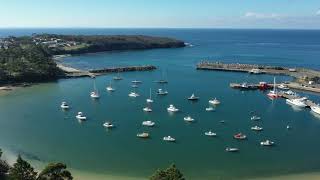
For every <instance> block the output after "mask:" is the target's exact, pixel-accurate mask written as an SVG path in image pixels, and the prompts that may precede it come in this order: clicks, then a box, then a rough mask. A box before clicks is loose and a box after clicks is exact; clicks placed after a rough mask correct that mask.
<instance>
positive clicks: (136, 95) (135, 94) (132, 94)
mask: <svg viewBox="0 0 320 180" xmlns="http://www.w3.org/2000/svg"><path fill="white" fill-rule="evenodd" d="M138 96H140V95H139V94H138V93H136V91H135V90H134V91H133V92H130V94H129V97H138Z"/></svg>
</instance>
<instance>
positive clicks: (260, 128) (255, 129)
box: [251, 126, 263, 131]
mask: <svg viewBox="0 0 320 180" xmlns="http://www.w3.org/2000/svg"><path fill="white" fill-rule="evenodd" d="M251 130H254V131H262V130H263V128H262V127H259V126H253V127H251Z"/></svg>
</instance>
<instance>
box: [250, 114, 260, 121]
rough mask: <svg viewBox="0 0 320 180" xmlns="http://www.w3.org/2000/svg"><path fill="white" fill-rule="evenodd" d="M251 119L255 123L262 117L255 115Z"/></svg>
mask: <svg viewBox="0 0 320 180" xmlns="http://www.w3.org/2000/svg"><path fill="white" fill-rule="evenodd" d="M250 119H251V120H253V121H257V120H260V119H261V117H259V116H256V115H254V116H252V117H251V118H250Z"/></svg>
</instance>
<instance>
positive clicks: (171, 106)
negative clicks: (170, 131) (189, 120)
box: [167, 104, 179, 112]
mask: <svg viewBox="0 0 320 180" xmlns="http://www.w3.org/2000/svg"><path fill="white" fill-rule="evenodd" d="M167 110H168V111H169V112H178V111H179V109H178V108H176V107H175V106H174V105H172V104H170V105H169V107H168V108H167Z"/></svg>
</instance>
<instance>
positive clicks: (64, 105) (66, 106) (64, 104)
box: [60, 102, 70, 110]
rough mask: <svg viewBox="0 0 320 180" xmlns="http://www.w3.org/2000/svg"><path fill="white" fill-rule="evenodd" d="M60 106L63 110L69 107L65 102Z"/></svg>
mask: <svg viewBox="0 0 320 180" xmlns="http://www.w3.org/2000/svg"><path fill="white" fill-rule="evenodd" d="M60 107H61V109H64V110H67V109H69V108H70V107H69V105H68V104H67V102H62V103H61V105H60Z"/></svg>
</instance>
